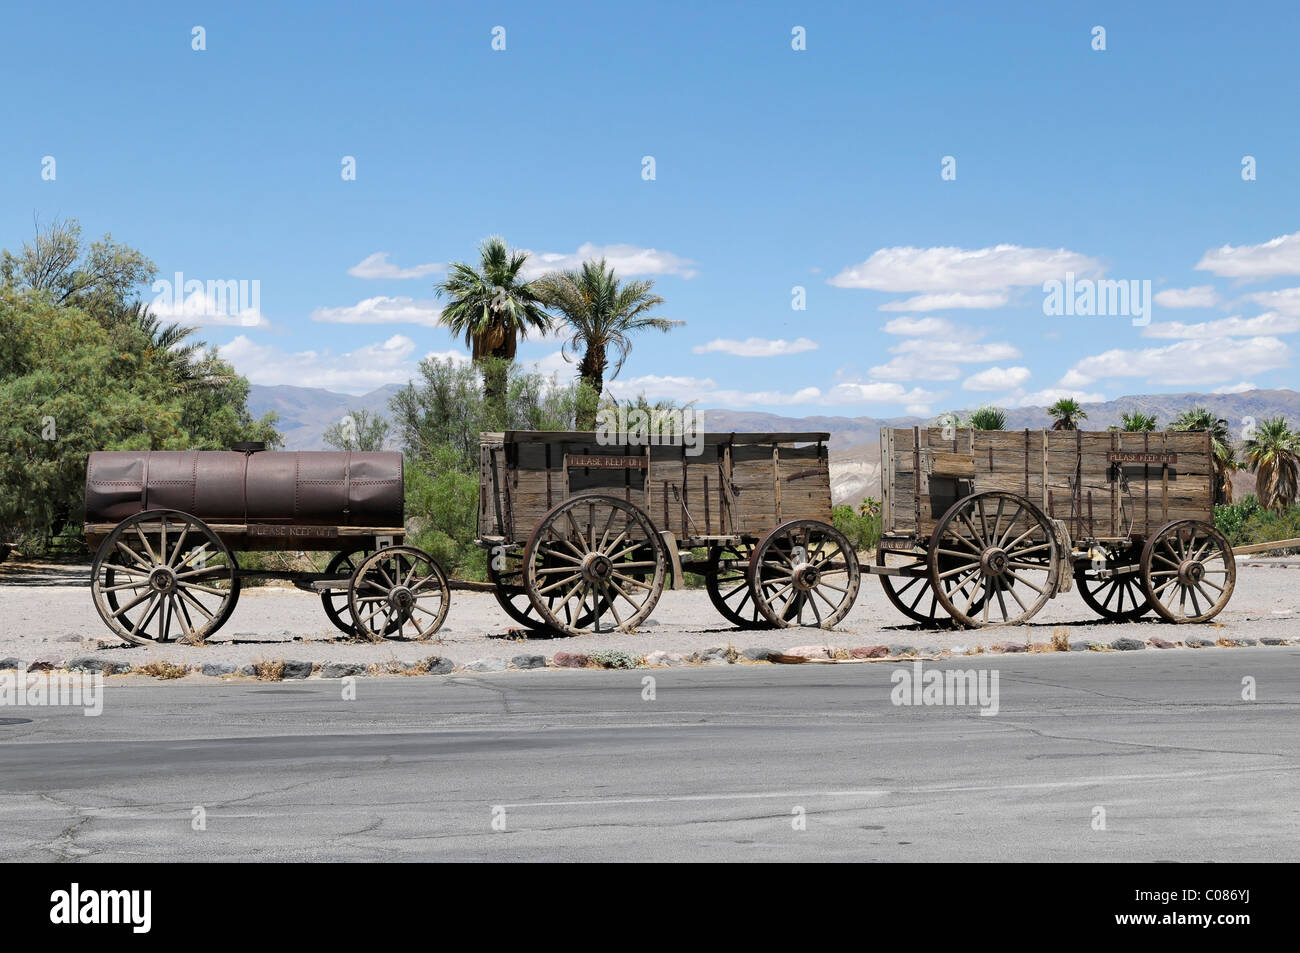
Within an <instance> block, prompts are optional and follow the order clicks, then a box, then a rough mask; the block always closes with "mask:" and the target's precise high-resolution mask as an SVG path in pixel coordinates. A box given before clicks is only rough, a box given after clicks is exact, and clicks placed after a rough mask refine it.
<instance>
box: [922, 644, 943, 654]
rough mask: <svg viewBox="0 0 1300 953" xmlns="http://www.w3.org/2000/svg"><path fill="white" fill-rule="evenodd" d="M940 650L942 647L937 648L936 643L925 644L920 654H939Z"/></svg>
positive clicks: (941, 650)
mask: <svg viewBox="0 0 1300 953" xmlns="http://www.w3.org/2000/svg"><path fill="white" fill-rule="evenodd" d="M942 652H943V649H941V648H939V646H937V645H927V646H926V647H925V648H923V649H921V654H922V655H939V654H941V653H942Z"/></svg>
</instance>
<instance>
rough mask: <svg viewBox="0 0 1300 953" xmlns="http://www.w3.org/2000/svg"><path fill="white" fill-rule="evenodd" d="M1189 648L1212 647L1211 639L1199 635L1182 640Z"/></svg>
mask: <svg viewBox="0 0 1300 953" xmlns="http://www.w3.org/2000/svg"><path fill="white" fill-rule="evenodd" d="M1183 641H1184V643H1185V644H1186V646H1187V647H1188V648H1189V649H1209V648H1213V647H1214V640H1213V639H1203V638H1201V637H1200V636H1199V635H1194V636H1192V637H1191V638H1188V639H1184V640H1183Z"/></svg>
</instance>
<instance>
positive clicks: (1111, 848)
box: [0, 648, 1300, 861]
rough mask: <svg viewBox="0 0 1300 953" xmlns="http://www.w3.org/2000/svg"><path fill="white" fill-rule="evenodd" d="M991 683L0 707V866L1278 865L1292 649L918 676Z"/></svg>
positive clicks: (1294, 802)
mask: <svg viewBox="0 0 1300 953" xmlns="http://www.w3.org/2000/svg"><path fill="white" fill-rule="evenodd" d="M985 666H991V667H996V669H997V670H998V672H999V676H1000V677H999V688H1000V711H999V713H998V714H997V715H996V716H993V717H982V716H980V715H979V714H977V710H976V709H973V708H957V707H951V706H949V707H937V708H936V707H896V706H894V705H892V704H891V702H890V691H891V687H892V686H891V673H893V672H894V671H896V670H897V667H898V666H897V665H895V664H892V663H890V664H867V665H837V666H824V665H807V666H799V667H794V666H787V667H780V668H769V667H731V668H728V669H725V670H720V671H719V670H710V669H707V668H705V669H700V668H696V669H686V670H683V669H671V670H658V671H655V672H653V673H646V672H643V671H633V672H564V671H543V672H536V673H515V674H508V675H501V676H490V677H459V676H457V677H451V678H411V679H372V680H364V679H362V680H358V681H357V692H358V697H357V698H356V699H355V700H352V701H345V700H343V699H342V698H341V685H340V684H339V683H337V682H326V681H315V680H313V681H311V682H306V683H299V684H298V685H289V684H278V685H265V684H254V683H238V684H234V683H224V684H220V683H217V684H174V683H173V684H162V685H160V684H157V683H150V684H141V683H136V684H133V683H132V682H133V681H134V680H133V679H128V680H126V681H120V680H119V681H116V682H114V683H110V684H109V686H108V688H107V689H106V690H107V691H108V693H109V694H108V696H107V700H106V707H105V710H104V713H103V715H102V716H100V717H98V718H88V717H84V716H83V715H82V714H81V713H80V711H79V710H75V709H53V708H44V709H40V708H27V709H16V708H8V709H5V710H3V711H2V712H0V713H2V714H3V715H5V716H22V717H25V718H30V719H31V721H30V723H27V724H11V725H6V726H4V727H0V756H2V757H3V763H4V770H3V772H0V794H2V796H0V843H2V844H3V845H4V851H3V854H4V856H5V857H6V858H8V859H12V860H48V859H71V860H95V861H105V860H109V861H111V860H132V859H179V860H190V859H193V860H202V859H236V860H253V859H266V860H272V859H274V860H298V859H304V860H364V859H408V858H410V859H417V858H419V859H493V860H543V859H562V860H597V859H616V860H622V859H628V860H659V859H664V860H695V859H711V860H764V859H767V860H778V859H803V860H818V859H836V860H841V859H842V860H917V861H920V860H939V859H945V860H946V859H959V860H1002V859H1043V860H1111V859H1120V860H1237V861H1240V860H1255V859H1263V860H1275V861H1276V860H1296V859H1300V836H1298V835H1300V795H1298V794H1297V791H1298V790H1300V785H1298V784H1297V782H1298V781H1300V740H1298V737H1300V732H1298V731H1297V729H1298V728H1300V719H1297V713H1298V712H1300V649H1297V648H1269V649H1264V648H1258V649H1239V650H1235V651H1230V652H1218V653H1208V652H1206V653H1191V652H1184V653H1175V652H1155V651H1148V652H1143V653H1123V654H1120V653H1116V654H1114V655H1104V656H1098V655H1095V654H1092V655H1089V656H1086V657H1081V656H1079V655H1067V654H1060V655H1054V656H1050V657H1035V658H1024V657H1007V656H999V657H976V658H964V659H953V660H951V661H949V662H945V663H942V664H941V665H938V667H940V668H944V669H948V668H979V667H985ZM647 674H653V676H654V678H655V679H656V685H655V688H656V691H655V696H656V697H655V700H653V701H647V700H643V698H642V693H643V687H642V679H643V678H644V677H645V676H646V675H647ZM1246 676H1253V677H1254V678H1255V679H1257V691H1258V700H1257V701H1243V700H1242V699H1241V688H1242V679H1243V677H1246ZM196 807H202V808H203V809H204V810H205V812H206V824H207V829H206V830H205V831H194V830H192V823H191V821H192V817H193V814H194V809H195V808H196ZM1099 807H1100V808H1104V809H1105V821H1106V830H1104V831H1096V830H1093V826H1092V825H1093V819H1094V816H1095V809H1096V808H1099ZM494 808H497V809H498V815H497V816H498V824H500V823H501V821H500V818H501V817H502V814H501V812H502V811H503V812H504V814H503V817H504V828H505V829H504V830H503V831H498V830H494V829H493V816H494V814H493V811H494ZM797 808H803V809H804V811H805V812H806V829H805V830H796V829H795V826H796V825H795V823H794V822H795V820H796V817H797V815H796V814H795V813H794V812H795V811H796V809H797Z"/></svg>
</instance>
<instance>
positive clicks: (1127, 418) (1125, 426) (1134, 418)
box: [1069, 410, 1156, 433]
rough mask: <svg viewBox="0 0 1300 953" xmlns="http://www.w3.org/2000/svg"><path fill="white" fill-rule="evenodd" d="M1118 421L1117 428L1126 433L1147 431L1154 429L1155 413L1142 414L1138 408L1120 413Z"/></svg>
mask: <svg viewBox="0 0 1300 953" xmlns="http://www.w3.org/2000/svg"><path fill="white" fill-rule="evenodd" d="M1119 421H1120V427H1119V429H1120V430H1123V431H1125V432H1127V433H1149V432H1151V431H1152V430H1155V429H1156V415H1155V414H1144V413H1142V412H1141V411H1138V410H1134V411H1131V412H1128V413H1123V414H1120V418H1119ZM1069 429H1077V428H1069Z"/></svg>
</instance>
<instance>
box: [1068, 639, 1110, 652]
mask: <svg viewBox="0 0 1300 953" xmlns="http://www.w3.org/2000/svg"><path fill="white" fill-rule="evenodd" d="M1103 648H1105V646H1104V645H1102V643H1100V642H1093V641H1092V640H1091V639H1081V640H1079V641H1078V642H1071V643H1070V651H1071V652H1096V651H1099V650H1100V649H1103Z"/></svg>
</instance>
